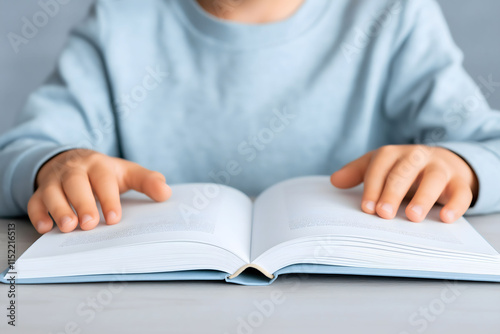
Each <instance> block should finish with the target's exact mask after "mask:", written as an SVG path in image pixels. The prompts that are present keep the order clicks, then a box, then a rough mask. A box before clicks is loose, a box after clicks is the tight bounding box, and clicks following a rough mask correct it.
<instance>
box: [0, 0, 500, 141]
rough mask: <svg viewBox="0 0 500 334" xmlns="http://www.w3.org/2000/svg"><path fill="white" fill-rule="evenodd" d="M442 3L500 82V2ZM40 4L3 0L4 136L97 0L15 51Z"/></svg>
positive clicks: (498, 101)
mask: <svg viewBox="0 0 500 334" xmlns="http://www.w3.org/2000/svg"><path fill="white" fill-rule="evenodd" d="M138 1H140V0H138ZM184 1H187V0H184ZM307 1H314V0H307ZM366 1H371V0H366ZM417 1H419V0H417ZM438 1H439V3H440V4H441V6H442V7H443V10H444V13H445V15H446V18H447V19H448V22H449V24H450V26H451V30H452V33H453V36H454V37H455V40H456V42H457V44H458V45H459V46H460V47H461V48H462V50H463V51H464V54H465V67H466V69H467V70H468V71H469V73H470V74H471V76H472V77H473V78H474V80H476V82H477V83H478V84H479V85H481V86H484V81H486V82H488V81H489V80H493V81H494V82H499V83H500V40H499V39H498V35H499V33H500V20H498V18H497V16H498V13H500V1H498V0H481V1H470V0H438ZM40 2H41V3H46V2H48V0H41V1H40V0H23V1H12V0H0V134H1V133H2V132H4V131H5V130H7V129H8V128H9V127H11V126H12V123H13V121H14V118H15V117H16V114H17V113H18V112H19V111H20V110H21V108H22V106H23V104H24V103H25V100H26V98H27V96H28V94H29V93H30V92H31V91H33V90H34V89H35V88H36V87H37V86H39V85H40V84H41V83H42V82H43V81H44V80H45V78H46V77H47V76H48V75H49V73H50V72H51V71H52V69H53V68H54V65H55V62H56V60H57V58H58V54H59V53H60V51H61V48H62V47H63V46H64V42H65V39H66V37H67V34H68V31H69V29H70V28H71V27H72V26H73V25H74V24H76V23H77V22H78V21H79V20H81V19H82V18H83V16H84V15H85V14H86V12H87V9H88V7H89V5H90V4H91V3H92V2H93V0H72V1H69V2H68V3H67V4H64V5H60V6H59V8H58V11H57V13H55V14H54V15H53V17H50V18H49V19H48V22H47V24H46V25H45V26H44V27H42V28H40V29H38V31H37V32H36V33H35V34H34V36H33V37H32V38H31V39H30V40H29V42H28V43H27V44H26V45H22V46H21V47H20V49H19V52H18V53H15V52H14V50H13V49H12V48H11V46H10V44H9V41H8V38H7V34H8V33H9V32H15V33H19V31H20V29H21V26H22V25H23V17H28V18H31V17H33V15H36V13H37V12H39V11H40V10H42V8H41V5H40ZM488 88H489V89H492V90H494V91H491V92H489V96H488V101H489V103H490V104H491V105H492V106H493V107H494V108H496V109H497V110H500V86H491V85H490V86H488V87H485V91H486V92H488Z"/></svg>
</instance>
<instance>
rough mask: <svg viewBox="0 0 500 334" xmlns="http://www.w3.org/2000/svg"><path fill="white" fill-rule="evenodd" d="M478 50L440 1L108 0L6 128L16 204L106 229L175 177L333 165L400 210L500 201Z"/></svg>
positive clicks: (6, 169) (283, 175)
mask: <svg viewBox="0 0 500 334" xmlns="http://www.w3.org/2000/svg"><path fill="white" fill-rule="evenodd" d="M462 59H463V56H462V53H461V52H460V50H459V49H458V48H457V46H456V45H455V44H454V42H453V39H452V37H451V36H450V32H449V30H448V28H447V26H446V23H445V20H444V18H443V15H442V13H441V10H440V8H439V6H438V4H437V3H436V1H435V0H418V1H417V0H407V1H404V0H400V1H395V0H376V1H350V0H337V1H330V0H305V1H304V0H273V1H266V0H199V1H194V0H148V1H134V0H123V1H112V0H99V1H97V3H96V4H95V5H94V6H93V7H92V10H91V12H90V14H89V16H88V17H87V18H86V19H85V20H84V21H83V22H82V23H81V24H80V25H78V26H77V28H75V29H74V31H73V32H72V34H71V36H70V38H69V40H68V43H67V46H66V48H65V49H64V51H63V52H62V54H61V56H60V59H59V62H58V64H57V68H56V70H55V71H54V74H53V75H52V76H51V78H50V79H49V80H48V81H47V82H46V83H45V84H44V85H42V86H41V87H40V88H39V89H37V90H36V91H35V92H34V93H33V94H32V95H31V96H30V97H29V99H28V101H27V104H26V106H25V108H24V110H23V111H22V113H21V115H20V117H19V119H18V123H17V125H16V126H15V127H13V128H12V129H11V130H10V131H8V132H7V133H6V134H4V135H3V136H2V137H1V138H0V175H1V192H2V197H1V199H0V212H1V214H2V215H3V216H14V215H19V214H23V213H26V212H27V213H28V215H29V218H30V220H31V222H32V223H33V225H34V227H35V228H36V230H37V231H38V232H39V233H46V232H48V231H50V230H51V229H52V228H53V221H54V222H55V223H56V224H57V226H58V227H59V229H60V230H61V231H63V232H70V231H73V230H75V229H76V228H77V227H78V226H79V227H80V228H81V229H83V230H90V229H93V228H94V227H95V226H96V225H97V224H98V223H99V212H98V209H97V206H96V199H97V200H98V201H99V203H100V205H101V207H102V212H103V215H104V218H105V222H106V223H107V224H116V223H118V222H119V221H120V219H121V207H120V197H119V195H120V193H123V192H125V191H127V190H130V189H134V190H136V191H139V192H143V193H145V194H147V195H148V196H149V197H151V198H152V199H153V200H155V201H165V200H167V199H168V198H169V196H170V195H171V189H170V187H169V186H168V185H167V183H166V180H168V183H169V184H174V183H181V182H219V183H225V184H228V185H231V186H233V187H236V188H238V189H241V190H242V191H244V192H246V193H247V194H249V195H255V194H258V193H259V192H261V191H262V190H263V189H265V188H266V187H268V186H270V185H272V184H274V183H276V182H278V181H281V180H284V179H287V178H291V177H295V176H299V175H312V174H331V173H333V174H332V176H331V181H332V183H333V185H334V186H336V187H339V188H349V187H353V186H356V185H358V184H360V183H364V188H363V189H364V190H363V199H362V203H360V206H361V210H363V211H364V212H366V213H368V214H377V215H379V216H380V217H382V218H385V219H391V218H393V217H394V216H395V215H396V212H397V210H398V209H399V207H400V206H401V203H402V200H403V199H404V198H405V197H408V198H409V199H410V202H409V204H408V205H407V206H406V207H405V213H406V216H407V217H408V219H409V220H411V221H414V222H419V221H421V220H422V219H424V218H425V217H426V215H427V214H428V212H429V210H430V208H431V207H432V206H433V205H434V204H435V203H438V204H443V205H444V206H443V207H442V209H441V211H440V218H441V220H442V221H443V222H446V223H451V222H453V221H455V220H456V219H458V218H459V217H460V216H462V215H463V214H485V213H491V212H496V211H499V209H500V192H499V191H498V189H500V177H499V175H498V171H499V170H500V113H498V112H497V111H494V110H492V109H491V108H490V107H489V106H488V103H487V101H486V99H485V97H484V96H483V95H482V94H481V91H480V90H481V89H483V91H486V90H487V89H490V88H491V87H495V85H494V82H493V81H492V79H491V78H489V81H487V83H489V84H490V86H485V87H482V88H481V87H478V86H477V85H476V84H475V83H474V82H473V80H472V79H471V78H470V77H469V76H468V75H467V74H466V72H465V70H464V69H463V67H462V65H461V63H462ZM73 209H74V210H73Z"/></svg>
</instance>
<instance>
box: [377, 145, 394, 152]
mask: <svg viewBox="0 0 500 334" xmlns="http://www.w3.org/2000/svg"><path fill="white" fill-rule="evenodd" d="M395 150H396V145H385V146H382V147H380V148H379V149H378V150H377V151H378V153H379V154H392V153H394V151H395Z"/></svg>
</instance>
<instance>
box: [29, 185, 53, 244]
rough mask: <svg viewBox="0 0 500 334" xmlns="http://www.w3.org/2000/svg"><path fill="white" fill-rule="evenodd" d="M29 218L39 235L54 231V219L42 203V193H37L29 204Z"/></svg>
mask: <svg viewBox="0 0 500 334" xmlns="http://www.w3.org/2000/svg"><path fill="white" fill-rule="evenodd" d="M28 216H29V218H30V221H31V223H32V224H33V226H34V227H35V229H36V230H37V232H38V233H40V234H44V233H47V232H49V231H50V230H52V226H53V225H54V224H53V223H52V218H50V216H49V212H48V210H47V208H46V207H45V205H44V204H43V201H42V196H41V192H40V191H35V193H34V194H33V196H31V198H30V200H29V202H28Z"/></svg>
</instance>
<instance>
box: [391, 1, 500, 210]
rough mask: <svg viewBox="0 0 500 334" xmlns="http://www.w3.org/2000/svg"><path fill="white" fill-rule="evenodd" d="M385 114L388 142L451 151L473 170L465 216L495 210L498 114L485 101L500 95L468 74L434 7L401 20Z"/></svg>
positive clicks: (410, 8) (486, 80) (413, 9)
mask: <svg viewBox="0 0 500 334" xmlns="http://www.w3.org/2000/svg"><path fill="white" fill-rule="evenodd" d="M400 19H401V20H400V22H399V27H398V28H399V29H398V32H397V36H396V37H395V42H394V43H393V45H394V49H393V53H392V59H391V65H390V71H389V77H388V85H387V90H386V94H385V97H384V104H383V112H384V113H385V116H386V117H387V118H388V119H389V121H390V122H392V124H391V125H393V127H392V128H393V129H397V130H395V131H394V133H393V134H392V136H393V138H391V140H392V141H394V142H397V143H413V144H426V145H430V146H439V147H443V148H446V149H449V150H451V151H452V152H454V153H456V154H457V155H459V156H461V157H462V158H463V159H464V160H465V161H466V162H467V163H468V164H469V165H470V166H471V168H472V169H473V170H474V172H475V173H476V175H477V177H478V181H479V194H478V197H477V199H476V200H475V202H474V203H473V205H472V206H471V207H470V208H469V209H468V211H467V212H466V214H487V213H493V212H499V211H500V174H499V172H500V112H498V111H494V110H492V109H491V108H490V107H489V105H488V103H487V98H486V97H487V96H489V95H491V94H493V93H494V92H495V91H496V90H499V89H500V82H495V81H493V78H492V77H491V76H489V77H488V76H486V77H479V78H478V81H479V82H480V86H481V87H480V86H478V85H476V84H475V83H474V81H473V80H472V79H471V78H470V77H469V75H468V74H467V73H466V72H465V70H464V68H463V66H462V60H463V56H462V53H461V51H460V50H459V49H458V48H457V46H456V45H455V44H454V41H453V39H452V37H451V35H450V32H449V29H448V27H447V24H446V22H445V19H444V17H443V15H442V12H441V10H440V8H439V6H438V4H437V3H436V1H435V0H419V1H407V2H406V7H405V8H403V10H402V13H401V15H400Z"/></svg>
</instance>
